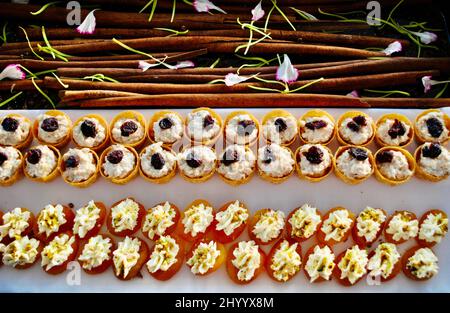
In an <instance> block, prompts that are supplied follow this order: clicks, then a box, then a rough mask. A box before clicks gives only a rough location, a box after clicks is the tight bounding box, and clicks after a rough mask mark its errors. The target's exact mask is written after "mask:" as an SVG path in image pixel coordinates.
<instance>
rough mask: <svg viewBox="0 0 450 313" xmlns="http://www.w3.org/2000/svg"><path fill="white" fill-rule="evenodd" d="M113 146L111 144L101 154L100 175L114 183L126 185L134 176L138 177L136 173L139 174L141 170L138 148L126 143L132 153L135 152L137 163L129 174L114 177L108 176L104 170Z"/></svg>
mask: <svg viewBox="0 0 450 313" xmlns="http://www.w3.org/2000/svg"><path fill="white" fill-rule="evenodd" d="M112 147H113V146H109V147H108V148H106V149H105V150H104V151H103V153H102V154H101V155H100V162H99V163H100V166H99V172H100V175H101V176H102V177H104V178H105V179H106V180H109V181H110V182H112V183H114V184H118V185H125V184H126V183H128V182H129V181H131V180H132V179H133V178H135V177H136V175H137V174H138V171H139V167H140V165H139V155H138V153H137V152H136V150H135V149H134V148H133V147H131V146H127V145H124V147H125V148H126V149H127V150H128V151H130V152H131V153H133V155H134V157H135V160H136V163H135V164H134V168H133V169H132V170H131V172H129V173H128V175H127V176H125V177H123V178H114V177H108V176H106V174H105V172H104V170H103V163H104V161H105V159H106V157H107V156H108V153H109V152H111V150H112Z"/></svg>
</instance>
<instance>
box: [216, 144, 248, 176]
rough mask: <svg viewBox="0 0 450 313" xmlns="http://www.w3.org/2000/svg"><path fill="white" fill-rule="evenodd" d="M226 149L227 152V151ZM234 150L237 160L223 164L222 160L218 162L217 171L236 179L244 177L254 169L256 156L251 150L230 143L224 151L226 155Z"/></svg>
mask: <svg viewBox="0 0 450 313" xmlns="http://www.w3.org/2000/svg"><path fill="white" fill-rule="evenodd" d="M227 151H228V152H227ZM230 151H236V152H237V155H238V161H237V162H234V163H232V164H229V165H225V164H224V163H223V162H220V164H219V167H218V168H217V171H218V172H219V173H220V174H221V175H223V176H224V177H226V178H228V179H230V180H234V181H238V180H242V179H245V178H246V177H248V176H249V175H250V174H251V173H252V172H253V170H254V169H255V164H256V157H255V154H254V153H253V151H252V150H250V149H246V148H245V147H244V146H241V145H231V146H228V147H227V148H226V149H225V151H224V152H223V153H224V154H223V155H225V153H227V155H232V152H230ZM222 158H223V157H222Z"/></svg>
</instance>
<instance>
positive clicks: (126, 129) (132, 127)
mask: <svg viewBox="0 0 450 313" xmlns="http://www.w3.org/2000/svg"><path fill="white" fill-rule="evenodd" d="M137 130H138V126H137V124H136V123H135V122H133V121H126V122H125V123H123V124H122V126H120V134H121V135H122V137H129V136H130V135H131V134H134V133H135V132H136V131H137Z"/></svg>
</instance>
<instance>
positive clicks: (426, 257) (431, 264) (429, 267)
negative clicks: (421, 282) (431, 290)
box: [406, 248, 439, 279]
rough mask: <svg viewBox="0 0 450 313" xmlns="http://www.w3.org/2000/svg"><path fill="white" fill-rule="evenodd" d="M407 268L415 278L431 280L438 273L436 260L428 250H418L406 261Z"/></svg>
mask: <svg viewBox="0 0 450 313" xmlns="http://www.w3.org/2000/svg"><path fill="white" fill-rule="evenodd" d="M406 266H407V268H408V269H409V270H410V271H411V273H412V274H413V275H414V276H416V277H417V278H420V279H424V278H431V277H433V276H434V275H436V274H437V273H438V271H439V266H438V258H437V256H436V255H435V254H434V253H433V251H431V249H430V248H420V249H418V250H417V251H416V252H415V253H414V254H413V255H412V256H411V257H410V258H409V259H408V261H407V264H406Z"/></svg>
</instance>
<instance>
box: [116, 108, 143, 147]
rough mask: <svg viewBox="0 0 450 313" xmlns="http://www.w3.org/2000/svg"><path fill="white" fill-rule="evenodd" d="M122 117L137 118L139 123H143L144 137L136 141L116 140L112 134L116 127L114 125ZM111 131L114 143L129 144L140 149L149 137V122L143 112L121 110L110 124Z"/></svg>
mask: <svg viewBox="0 0 450 313" xmlns="http://www.w3.org/2000/svg"><path fill="white" fill-rule="evenodd" d="M120 119H133V120H136V121H137V122H138V123H139V124H141V126H142V127H143V128H144V135H143V136H142V138H141V139H140V140H138V141H136V142H134V143H123V142H118V141H117V140H115V139H114V136H113V135H112V130H113V129H114V125H115V124H116V122H117V121H118V120H120ZM109 133H110V137H111V142H112V143H113V144H116V143H118V144H122V145H127V146H130V147H133V148H136V149H138V148H139V147H141V146H142V145H143V144H144V142H145V140H146V137H147V136H146V134H147V123H146V121H145V117H144V115H142V113H140V112H137V111H123V112H120V113H119V114H117V115H116V116H115V117H114V118H113V120H112V121H111V123H110V124H109Z"/></svg>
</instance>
